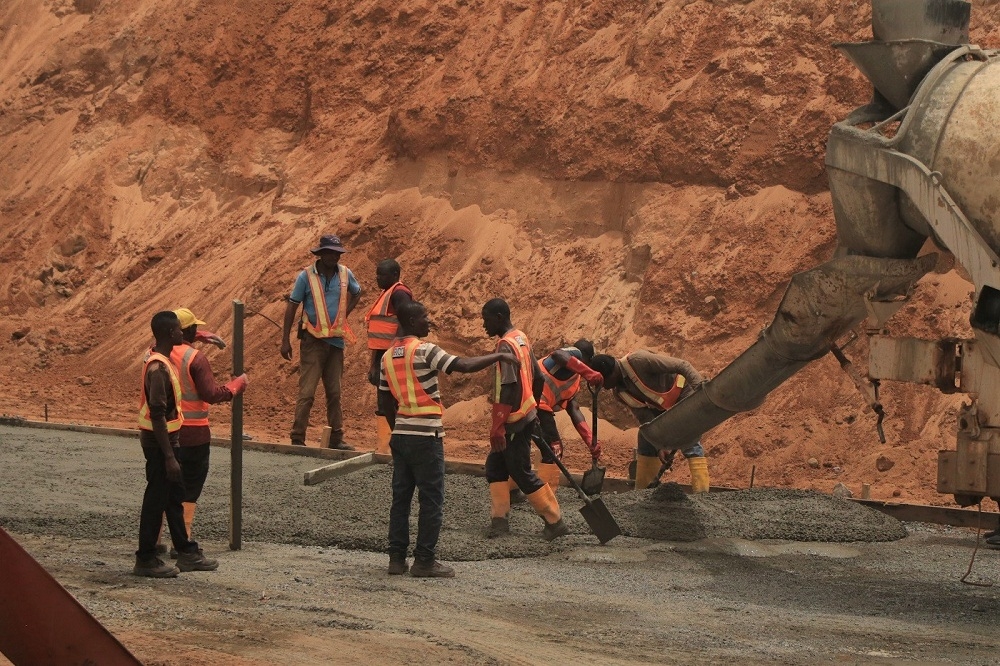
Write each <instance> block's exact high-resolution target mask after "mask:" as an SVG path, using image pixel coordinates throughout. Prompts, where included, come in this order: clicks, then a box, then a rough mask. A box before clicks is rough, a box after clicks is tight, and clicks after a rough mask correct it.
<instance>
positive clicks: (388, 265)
mask: <svg viewBox="0 0 1000 666" xmlns="http://www.w3.org/2000/svg"><path fill="white" fill-rule="evenodd" d="M375 281H376V282H378V287H379V289H388V288H389V287H391V286H392V285H394V284H396V283H397V282H399V263H398V262H397V261H396V260H395V259H383V260H382V261H380V262H378V265H376V266H375Z"/></svg>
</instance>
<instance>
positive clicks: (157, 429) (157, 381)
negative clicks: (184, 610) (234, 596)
mask: <svg viewBox="0 0 1000 666" xmlns="http://www.w3.org/2000/svg"><path fill="white" fill-rule="evenodd" d="M150 328H152V330H153V336H154V337H155V338H156V345H155V346H154V347H153V349H152V351H151V352H150V353H149V354H148V355H147V357H146V360H145V363H144V364H143V367H142V390H141V392H140V396H139V443H140V444H141V445H142V453H143V456H144V457H145V458H146V491H145V493H143V496H142V510H141V511H140V514H139V549H138V550H137V551H136V552H135V568H133V569H132V572H133V573H134V574H135V575H137V576H149V577H151V578H171V577H173V576H176V575H177V574H178V573H179V572H180V571H214V570H215V569H217V568H218V566H219V563H218V562H217V561H215V560H211V559H208V558H207V557H205V554H204V553H203V552H202V550H201V548H199V547H198V544H197V542H195V541H192V540H191V539H190V538H189V537H188V534H187V530H186V529H185V528H184V509H183V501H184V481H183V476H182V472H181V466H180V463H179V462H178V448H179V444H180V441H179V440H180V429H181V426H182V425H184V415H183V413H182V412H181V408H180V407H181V401H182V397H181V396H182V390H181V382H180V380H179V379H178V377H177V373H176V372H174V369H173V365H172V364H171V362H170V353H171V351H172V350H173V348H174V346H175V345H179V344H181V343H182V342H183V340H184V338H183V336H182V334H181V323H180V320H179V319H178V318H177V315H176V314H174V313H173V312H170V311H164V312H157V313H156V314H155V315H153V319H152V321H151V322H150ZM164 513H165V514H166V516H167V527H168V528H169V529H170V539H171V541H172V542H173V545H174V548H175V549H176V550H177V552H178V553H179V554H178V556H177V566H176V567H174V566H171V565H169V564H166V563H164V562H163V560H161V559H160V558H158V557H157V556H156V538H157V535H158V534H159V531H160V521H161V519H162V516H163V514H164Z"/></svg>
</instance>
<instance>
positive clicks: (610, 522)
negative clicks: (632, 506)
mask: <svg viewBox="0 0 1000 666" xmlns="http://www.w3.org/2000/svg"><path fill="white" fill-rule="evenodd" d="M536 443H537V444H538V446H540V447H541V448H542V450H543V451H544V452H547V453H548V454H549V455H550V456H552V457H553V458H555V461H556V464H557V465H559V469H560V470H561V471H562V473H563V476H565V477H566V478H567V479H569V483H570V485H571V486H573V488H574V489H575V490H576V494H577V495H579V496H580V499H582V500H583V501H584V502H586V504H584V505H583V506H581V507H580V513H581V514H582V515H583V518H584V520H586V521H587V524H588V525H590V531H591V532H593V533H594V536H596V537H597V540H598V541H600V542H601V543H602V544H605V543H607V542H609V541H611V540H612V539H614V538H615V537H616V536H618V535H619V534H621V533H622V528H621V527H619V526H618V523H617V522H615V517H614V516H612V515H611V512H610V511H608V507H606V506H604V502H603V501H602V500H601V498H600V497H597V498H592V497H590V496H589V495H587V493H585V492H583V488H581V487H580V484H579V483H577V482H576V479H574V478H573V475H572V474H570V473H569V470H568V469H566V465H564V464H563V462H562V460H559V458H556V457H555V454H553V453H552V449H551V448H550V447H549V443H548V442H546V441H545V440H544V439H541V440H540V441H536Z"/></svg>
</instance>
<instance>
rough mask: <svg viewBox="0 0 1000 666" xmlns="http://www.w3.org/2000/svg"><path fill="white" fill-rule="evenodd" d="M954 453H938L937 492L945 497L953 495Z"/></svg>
mask: <svg viewBox="0 0 1000 666" xmlns="http://www.w3.org/2000/svg"><path fill="white" fill-rule="evenodd" d="M955 455H956V454H955V452H954V451H938V471H937V491H938V492H939V493H942V494H945V495H954V494H955V460H956V458H955Z"/></svg>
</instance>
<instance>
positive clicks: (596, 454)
mask: <svg viewBox="0 0 1000 666" xmlns="http://www.w3.org/2000/svg"><path fill="white" fill-rule="evenodd" d="M573 425H574V426H576V431H577V432H578V433H580V439H582V440H583V443H584V444H586V445H587V448H588V449H590V457H591V458H593V459H594V462H597V461H598V459H599V458H600V457H601V443H600V442H594V433H592V432H591V431H590V426H589V425H587V422H586V421H580V422H579V423H574V424H573Z"/></svg>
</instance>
